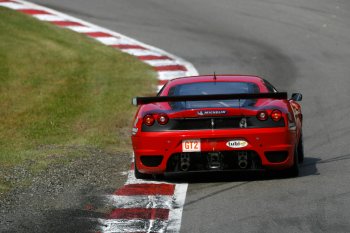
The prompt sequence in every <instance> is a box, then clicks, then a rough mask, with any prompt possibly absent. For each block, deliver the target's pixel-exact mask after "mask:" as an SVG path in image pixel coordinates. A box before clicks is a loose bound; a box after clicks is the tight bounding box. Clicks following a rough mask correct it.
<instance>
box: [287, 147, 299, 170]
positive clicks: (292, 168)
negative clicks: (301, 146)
mask: <svg viewBox="0 0 350 233" xmlns="http://www.w3.org/2000/svg"><path fill="white" fill-rule="evenodd" d="M285 172H286V175H287V177H297V176H299V155H298V149H297V148H295V149H294V164H293V166H292V167H290V168H288V169H287V170H285Z"/></svg>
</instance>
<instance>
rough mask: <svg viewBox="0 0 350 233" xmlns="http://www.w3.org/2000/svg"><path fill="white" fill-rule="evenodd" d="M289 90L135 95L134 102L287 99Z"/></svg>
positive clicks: (135, 103) (134, 103)
mask: <svg viewBox="0 0 350 233" xmlns="http://www.w3.org/2000/svg"><path fill="white" fill-rule="evenodd" d="M287 96H288V95H287V92H276V93H256V94H255V93H254V94H220V95H183V96H155V97H134V98H133V99H132V104H133V105H135V106H137V105H142V104H150V103H157V102H181V101H203V100H230V99H287V98H288V97H287Z"/></svg>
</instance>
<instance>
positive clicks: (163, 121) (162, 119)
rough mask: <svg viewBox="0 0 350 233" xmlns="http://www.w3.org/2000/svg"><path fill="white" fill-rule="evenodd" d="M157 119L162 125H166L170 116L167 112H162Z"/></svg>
mask: <svg viewBox="0 0 350 233" xmlns="http://www.w3.org/2000/svg"><path fill="white" fill-rule="evenodd" d="M157 121H158V123H159V124H160V125H165V124H167V123H168V121H169V117H168V115H167V114H164V113H162V114H159V115H158V118H157Z"/></svg>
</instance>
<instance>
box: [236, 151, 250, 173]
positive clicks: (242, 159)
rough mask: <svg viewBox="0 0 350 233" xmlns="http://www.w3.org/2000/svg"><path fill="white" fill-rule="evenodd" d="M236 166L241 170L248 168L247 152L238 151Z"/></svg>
mask: <svg viewBox="0 0 350 233" xmlns="http://www.w3.org/2000/svg"><path fill="white" fill-rule="evenodd" d="M238 166H239V167H240V168H241V169H246V168H247V167H248V152H247V151H238Z"/></svg>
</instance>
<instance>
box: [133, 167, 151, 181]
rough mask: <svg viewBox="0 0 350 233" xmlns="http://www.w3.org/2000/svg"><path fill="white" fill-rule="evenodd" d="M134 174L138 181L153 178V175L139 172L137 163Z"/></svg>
mask: <svg viewBox="0 0 350 233" xmlns="http://www.w3.org/2000/svg"><path fill="white" fill-rule="evenodd" d="M134 173H135V177H136V178H137V179H145V180H149V179H151V178H152V175H150V174H145V173H141V172H139V170H137V167H136V163H134Z"/></svg>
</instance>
